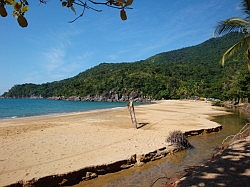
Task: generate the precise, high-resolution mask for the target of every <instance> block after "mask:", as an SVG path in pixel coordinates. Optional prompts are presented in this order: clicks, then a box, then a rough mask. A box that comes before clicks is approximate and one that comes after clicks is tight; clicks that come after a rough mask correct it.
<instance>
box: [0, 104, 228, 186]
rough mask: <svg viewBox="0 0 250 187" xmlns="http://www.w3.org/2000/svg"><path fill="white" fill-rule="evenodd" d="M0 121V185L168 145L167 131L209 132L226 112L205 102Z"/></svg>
mask: <svg viewBox="0 0 250 187" xmlns="http://www.w3.org/2000/svg"><path fill="white" fill-rule="evenodd" d="M135 113H136V117H137V122H138V123H142V124H146V125H145V126H143V127H142V128H140V129H135V128H134V127H133V125H132V122H131V119H130V115H129V112H128V109H127V107H123V108H116V109H108V110H97V111H90V112H81V113H70V114H57V115H51V116H40V117H30V118H19V119H11V120H1V121H0V155H1V156H0V186H6V185H10V184H13V183H16V182H17V181H30V180H32V179H33V180H34V179H36V180H37V179H39V178H42V177H45V176H51V175H58V174H65V173H69V172H72V171H77V170H81V169H82V168H86V167H91V166H97V165H103V164H109V163H114V162H116V161H119V160H124V159H129V158H131V156H132V155H135V154H136V155H142V154H147V153H149V152H152V151H155V150H157V149H160V148H162V147H166V142H165V139H166V137H167V136H168V134H169V132H171V131H173V130H181V131H182V132H187V131H193V130H200V129H212V128H216V127H218V126H220V125H219V124H217V123H215V122H213V121H211V119H212V116H216V115H224V114H228V113H227V112H226V111H225V110H223V108H220V107H215V106H211V103H209V102H208V103H206V102H204V101H188V100H185V101H179V100H169V101H159V102H157V103H156V104H150V105H141V106H135Z"/></svg>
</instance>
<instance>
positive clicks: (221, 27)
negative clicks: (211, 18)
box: [214, 0, 250, 71]
mask: <svg viewBox="0 0 250 187" xmlns="http://www.w3.org/2000/svg"><path fill="white" fill-rule="evenodd" d="M241 5H242V11H243V12H244V13H245V14H246V17H245V18H237V17H233V18H229V19H226V20H224V21H220V22H219V24H218V26H217V27H216V29H215V32H214V34H215V35H224V34H227V33H229V32H235V31H237V32H240V33H243V34H244V37H243V38H242V39H241V40H240V41H239V42H237V43H236V44H234V45H233V46H231V47H230V48H229V49H228V50H227V51H226V52H225V53H224V54H223V56H222V59H221V62H220V63H221V65H222V66H224V62H225V60H226V59H227V58H228V57H229V56H231V55H232V54H234V53H235V52H238V51H239V50H240V49H242V48H244V49H245V50H246V53H245V57H246V61H247V65H248V70H249V71H250V30H249V29H250V0H242V3H241Z"/></svg>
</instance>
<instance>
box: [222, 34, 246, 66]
mask: <svg viewBox="0 0 250 187" xmlns="http://www.w3.org/2000/svg"><path fill="white" fill-rule="evenodd" d="M249 44H250V34H247V35H246V36H245V37H244V38H243V39H242V40H241V41H239V42H237V43H236V44H234V45H233V46H232V47H230V48H229V49H228V50H227V51H226V52H225V53H224V54H223V56H222V58H221V60H220V64H221V65H222V66H224V64H225V60H226V59H227V58H228V57H230V56H231V55H233V54H234V53H236V52H238V51H239V50H240V49H241V48H242V47H245V48H247V49H248V48H249ZM249 57H250V56H249ZM247 60H248V59H247Z"/></svg>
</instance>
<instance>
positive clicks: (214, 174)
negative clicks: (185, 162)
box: [177, 139, 250, 187]
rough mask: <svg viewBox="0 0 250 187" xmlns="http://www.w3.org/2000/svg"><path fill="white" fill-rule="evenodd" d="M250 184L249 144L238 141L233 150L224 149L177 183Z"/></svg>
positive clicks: (181, 185)
mask: <svg viewBox="0 0 250 187" xmlns="http://www.w3.org/2000/svg"><path fill="white" fill-rule="evenodd" d="M249 184H250V143H249V139H248V140H240V141H238V142H237V144H236V146H235V145H234V146H233V148H232V147H229V148H227V149H225V150H224V151H223V152H222V154H220V155H217V156H215V158H214V159H212V160H211V161H210V162H209V163H208V164H206V165H205V166H202V167H199V168H196V169H195V170H191V171H189V172H188V174H187V175H186V176H185V177H184V178H183V179H182V180H181V181H180V182H179V183H178V185H177V186H178V187H188V186H206V187H214V186H241V187H247V186H249Z"/></svg>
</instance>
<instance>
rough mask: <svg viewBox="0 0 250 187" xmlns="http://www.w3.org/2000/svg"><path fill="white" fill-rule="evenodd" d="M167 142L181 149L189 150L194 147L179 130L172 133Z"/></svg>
mask: <svg viewBox="0 0 250 187" xmlns="http://www.w3.org/2000/svg"><path fill="white" fill-rule="evenodd" d="M166 142H167V143H170V144H172V145H175V146H177V147H179V148H181V149H187V148H191V147H192V145H191V144H190V143H189V141H188V140H187V138H186V136H185V135H184V134H183V133H182V132H181V131H179V130H176V131H173V132H170V133H169V136H168V137H167V139H166Z"/></svg>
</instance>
